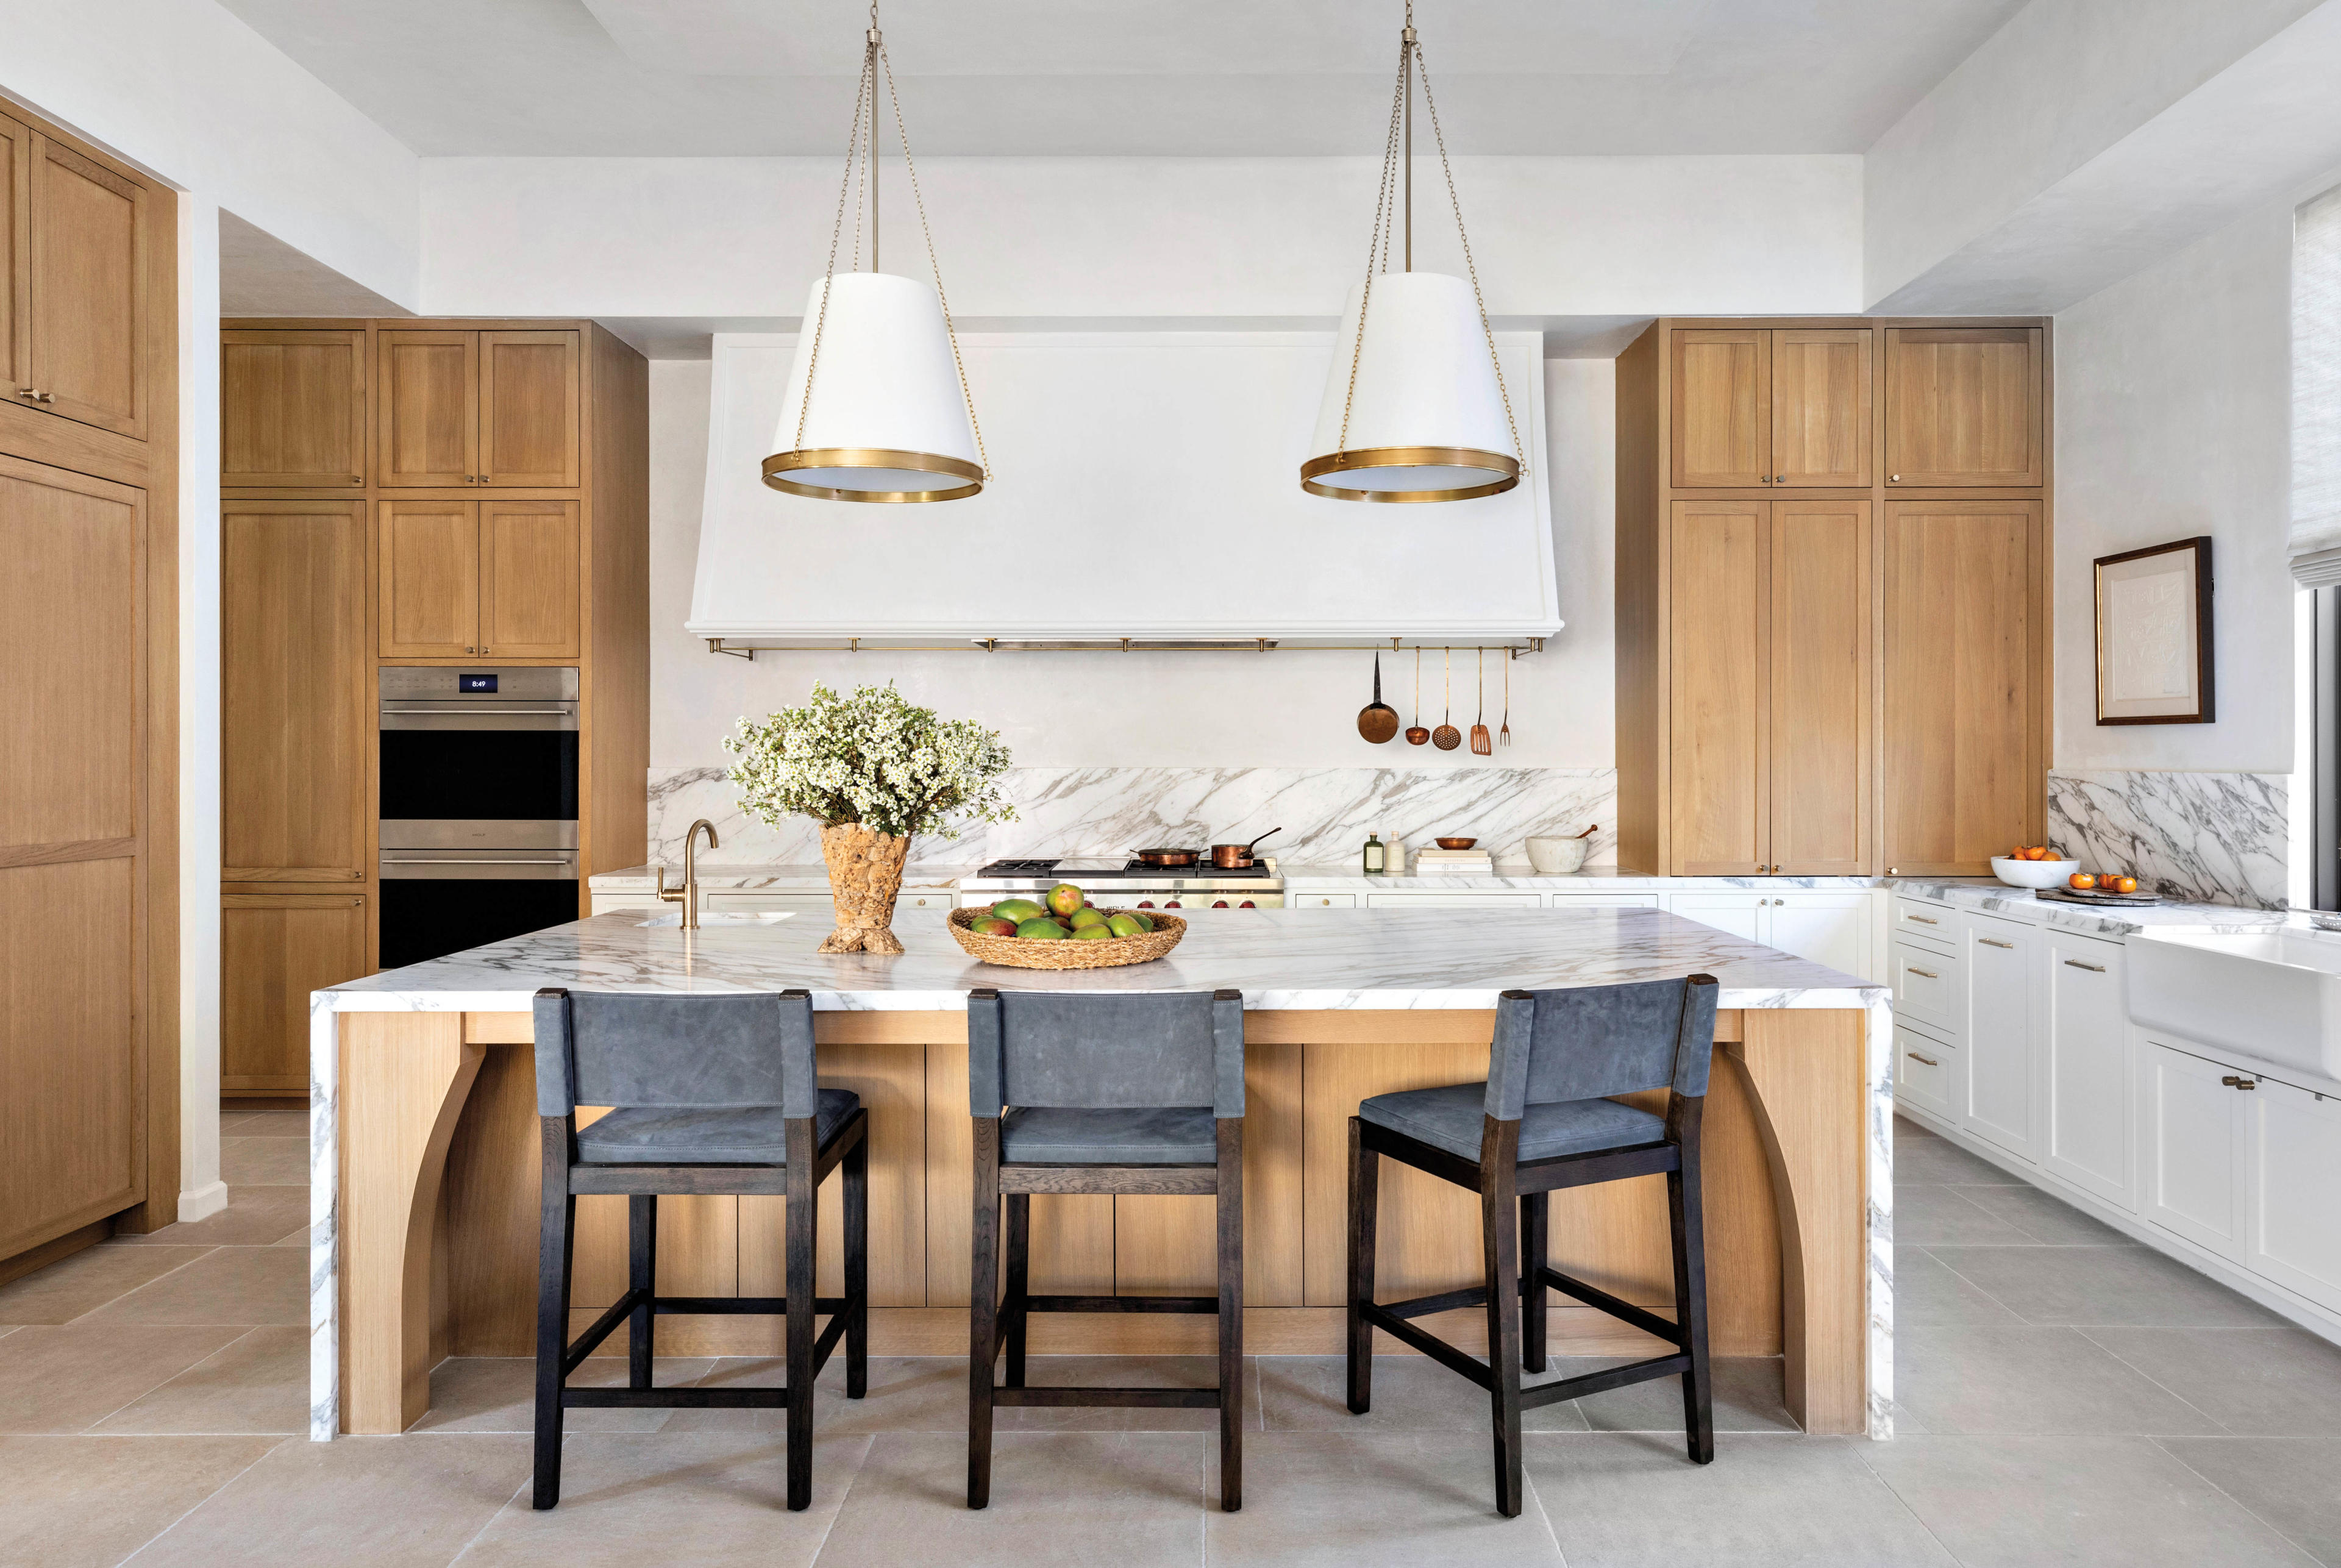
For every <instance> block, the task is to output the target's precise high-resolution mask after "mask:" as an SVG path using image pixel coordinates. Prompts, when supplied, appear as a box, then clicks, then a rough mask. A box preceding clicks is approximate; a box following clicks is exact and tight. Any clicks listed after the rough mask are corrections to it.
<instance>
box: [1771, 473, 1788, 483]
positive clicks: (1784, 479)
mask: <svg viewBox="0 0 2341 1568" xmlns="http://www.w3.org/2000/svg"><path fill="white" fill-rule="evenodd" d="M1772 483H1773V484H1787V483H1788V475H1787V474H1774V475H1772Z"/></svg>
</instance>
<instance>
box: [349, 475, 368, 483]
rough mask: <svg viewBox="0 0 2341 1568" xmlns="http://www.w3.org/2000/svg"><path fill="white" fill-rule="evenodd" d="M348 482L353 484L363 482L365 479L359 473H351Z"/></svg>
mask: <svg viewBox="0 0 2341 1568" xmlns="http://www.w3.org/2000/svg"><path fill="white" fill-rule="evenodd" d="M350 483H351V484H364V483H365V479H364V476H363V475H361V474H351V475H350Z"/></svg>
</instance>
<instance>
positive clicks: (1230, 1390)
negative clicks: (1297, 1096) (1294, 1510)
mask: <svg viewBox="0 0 2341 1568" xmlns="http://www.w3.org/2000/svg"><path fill="white" fill-rule="evenodd" d="M1219 1124H1220V1125H1219V1156H1220V1170H1219V1187H1220V1190H1219V1193H1218V1194H1217V1195H1216V1196H1215V1197H1214V1198H1213V1199H1212V1200H1211V1201H1212V1202H1213V1203H1215V1204H1217V1205H1218V1207H1219V1214H1218V1219H1219V1230H1220V1510H1221V1511H1222V1512H1223V1513H1234V1512H1236V1510H1238V1509H1240V1508H1241V1507H1242V1506H1243V1409H1244V1388H1243V1380H1244V1360H1243V1119H1242V1118H1241V1117H1240V1116H1222V1117H1220V1119H1219Z"/></svg>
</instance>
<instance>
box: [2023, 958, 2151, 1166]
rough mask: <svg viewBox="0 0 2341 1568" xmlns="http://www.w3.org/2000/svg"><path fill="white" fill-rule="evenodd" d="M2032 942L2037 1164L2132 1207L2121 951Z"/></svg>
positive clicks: (2126, 1018) (2126, 1020)
mask: <svg viewBox="0 0 2341 1568" xmlns="http://www.w3.org/2000/svg"><path fill="white" fill-rule="evenodd" d="M2040 941H2041V945H2042V948H2043V955H2042V956H2043V961H2044V963H2045V964H2046V972H2045V974H2044V976H2043V978H2042V982H2041V1000H2042V1003H2043V1004H2044V1005H2045V1006H2046V1008H2047V1019H2046V1021H2045V1024H2044V1026H2043V1028H2042V1030H2041V1034H2040V1037H2041V1042H2042V1045H2043V1048H2044V1050H2045V1052H2046V1056H2047V1059H2046V1061H2045V1063H2044V1064H2043V1065H2044V1067H2045V1069H2046V1071H2045V1072H2044V1074H2043V1087H2044V1089H2045V1091H2046V1093H2047V1104H2045V1105H2043V1107H2042V1110H2041V1117H2040V1123H2041V1134H2042V1139H2043V1146H2042V1148H2041V1151H2040V1164H2042V1166H2043V1167H2044V1168H2046V1169H2047V1170H2048V1171H2050V1172H2051V1173H2053V1174H2057V1175H2059V1176H2062V1177H2064V1178H2065V1179H2066V1180H2067V1181H2068V1182H2071V1183H2073V1184H2074V1185H2076V1186H2077V1187H2081V1188H2083V1189H2085V1190H2087V1191H2088V1192H2092V1193H2097V1196H2099V1197H2101V1198H2104V1199H2106V1200H2107V1201H2108V1202H2111V1203H2119V1204H2121V1205H2122V1206H2123V1207H2124V1208H2130V1207H2134V1206H2135V1202H2136V1201H2135V1199H2134V1198H2133V1196H2132V1194H2131V1191H2130V1128H2131V1126H2132V1125H2133V1123H2134V1118H2133V1117H2132V1115H2131V1114H2130V1105H2129V1061H2128V1047H2127V1034H2128V1029H2129V1008H2128V1006H2127V1002H2126V1000H2125V998H2124V996H2123V993H2122V967H2121V966H2122V957H2123V954H2122V947H2121V944H2119V943H2117V942H2092V941H2091V940H2089V939H2088V938H2087V937H2086V936H2067V935H2064V934H2060V933H2057V932H2055V931H2045V932H2043V933H2042V934H2041V938H2040Z"/></svg>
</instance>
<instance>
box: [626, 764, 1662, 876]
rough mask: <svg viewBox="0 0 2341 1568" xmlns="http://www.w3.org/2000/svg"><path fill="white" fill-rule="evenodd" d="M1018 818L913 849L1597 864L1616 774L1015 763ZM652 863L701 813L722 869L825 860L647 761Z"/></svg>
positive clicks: (706, 783) (814, 836)
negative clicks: (1449, 842) (1249, 846)
mask: <svg viewBox="0 0 2341 1568" xmlns="http://www.w3.org/2000/svg"><path fill="white" fill-rule="evenodd" d="M1001 783H1002V787H1003V788H1004V789H1005V790H1006V792H1007V794H1008V797H1009V799H1010V800H1011V801H1012V802H1013V803H1014V804H1015V806H1016V813H1017V820H1016V821H1014V822H1011V823H1007V824H1001V825H991V824H977V825H975V826H974V827H971V828H969V829H966V830H963V831H962V832H961V834H960V836H959V838H958V839H957V840H956V841H953V840H950V839H945V838H943V837H941V836H940V835H932V836H929V837H925V838H921V839H920V840H919V841H918V842H917V843H916V844H913V845H912V846H911V858H912V859H913V861H915V862H920V863H924V864H954V865H972V864H981V863H982V862H984V861H988V860H1000V859H1005V858H1011V857H1016V858H1022V857H1031V858H1035V859H1037V858H1040V857H1041V856H1044V855H1076V854H1081V855H1088V854H1120V853H1122V852H1125V851H1129V850H1133V849H1141V848H1146V847H1149V846H1151V845H1155V844H1180V845H1188V844H1192V845H1198V846H1201V845H1208V844H1213V843H1220V844H1227V843H1238V842H1242V841H1245V840H1249V839H1251V838H1253V837H1255V836H1257V835H1259V834H1263V833H1266V832H1267V831H1268V830H1269V829H1270V828H1272V827H1281V828H1282V829H1283V830H1284V831H1283V832H1281V833H1280V834H1277V835H1276V836H1275V837H1273V838H1271V839H1270V840H1268V842H1266V843H1265V844H1261V845H1260V854H1273V855H1275V856H1277V858H1278V859H1279V860H1280V861H1281V862H1283V863H1284V864H1287V865H1346V864H1350V863H1352V862H1354V861H1355V860H1356V859H1357V858H1358V852H1359V849H1360V846H1361V845H1362V844H1364V843H1365V840H1366V834H1367V832H1368V831H1369V830H1374V831H1378V832H1380V834H1381V835H1382V836H1383V837H1384V838H1385V839H1388V838H1390V837H1392V836H1395V837H1397V838H1399V839H1400V840H1402V841H1403V842H1404V843H1405V844H1407V845H1408V846H1409V848H1410V849H1419V848H1420V847H1422V846H1423V845H1424V844H1428V843H1430V839H1431V836H1432V835H1433V834H1447V835H1449V836H1459V835H1469V836H1471V837H1476V838H1478V839H1479V842H1480V844H1481V845H1482V846H1483V847H1485V848H1487V849H1489V850H1490V851H1491V852H1492V853H1493V854H1495V856H1496V857H1497V858H1498V859H1499V860H1503V861H1522V862H1524V861H1525V860H1526V859H1527V857H1528V851H1527V849H1526V848H1525V847H1524V845H1525V844H1526V841H1527V840H1528V839H1529V837H1531V836H1534V835H1542V834H1553V835H1560V834H1575V833H1581V832H1582V831H1584V829H1585V828H1586V827H1587V826H1588V825H1589V824H1595V823H1599V824H1600V830H1599V832H1598V833H1596V834H1594V835H1593V842H1592V845H1591V852H1590V854H1589V855H1588V856H1587V863H1588V864H1607V863H1609V862H1610V861H1612V860H1614V859H1615V850H1616V845H1617V830H1618V804H1617V800H1618V775H1617V772H1616V770H1615V769H1612V768H1503V767H1460V768H1105V767H1099V768H1011V769H1010V770H1009V772H1008V774H1007V775H1006V776H1005V778H1004V779H1003V780H1002V781H1001ZM650 815H651V822H650V836H651V858H652V860H654V861H667V862H673V863H680V862H681V861H682V835H683V834H684V832H685V831H686V830H688V829H689V827H690V826H691V824H692V821H693V820H694V819H695V818H698V817H705V818H707V819H708V820H709V821H710V822H712V823H713V824H715V831H716V834H718V836H719V837H721V838H722V848H721V849H720V850H719V851H717V852H716V853H715V854H712V855H709V856H708V857H707V858H708V859H709V861H710V862H711V863H712V864H722V865H763V864H812V863H817V862H818V861H819V860H820V859H821V830H820V827H819V826H818V825H817V824H814V823H812V822H811V821H809V820H807V819H804V818H802V817H798V818H792V819H789V820H787V821H785V822H783V823H782V824H780V825H779V826H777V827H767V826H766V825H764V824H762V823H761V822H758V821H756V820H755V819H754V818H752V817H751V816H749V815H748V814H746V813H744V812H742V810H741V809H740V800H739V790H738V787H737V786H736V785H734V784H732V783H731V782H730V781H729V780H728V779H726V778H725V777H724V776H723V769H722V768H721V767H702V768H652V770H651V777H650Z"/></svg>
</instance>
